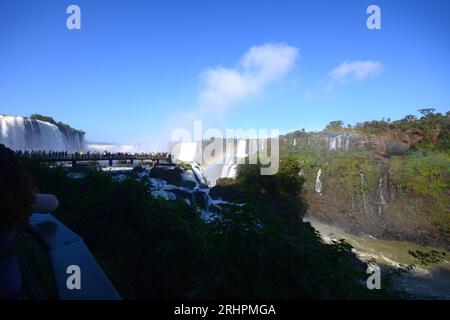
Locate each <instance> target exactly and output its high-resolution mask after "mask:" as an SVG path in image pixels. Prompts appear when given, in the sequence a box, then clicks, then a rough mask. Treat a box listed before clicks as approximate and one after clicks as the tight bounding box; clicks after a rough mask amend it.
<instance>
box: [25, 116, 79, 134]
mask: <svg viewBox="0 0 450 320" xmlns="http://www.w3.org/2000/svg"><path fill="white" fill-rule="evenodd" d="M30 119H34V120H40V121H44V122H48V123H51V124H54V125H55V126H58V127H59V128H60V129H61V130H63V131H64V130H65V131H69V130H74V131H77V132H79V133H81V134H85V132H84V131H82V130H78V129H74V128H72V127H71V126H69V125H68V124H67V123H64V122H61V121H59V122H56V121H55V119H53V118H52V117H48V116H43V115H41V114H39V113H34V114H32V115H31V116H30Z"/></svg>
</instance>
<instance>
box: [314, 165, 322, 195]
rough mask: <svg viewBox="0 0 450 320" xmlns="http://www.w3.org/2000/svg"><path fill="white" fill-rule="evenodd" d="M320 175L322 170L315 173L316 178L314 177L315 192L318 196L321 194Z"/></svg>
mask: <svg viewBox="0 0 450 320" xmlns="http://www.w3.org/2000/svg"><path fill="white" fill-rule="evenodd" d="M321 175H322V169H319V171H317V176H316V188H315V190H316V192H317V193H319V194H322V181H321V180H320V176H321Z"/></svg>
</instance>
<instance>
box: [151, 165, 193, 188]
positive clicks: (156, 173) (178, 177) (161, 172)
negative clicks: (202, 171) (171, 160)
mask: <svg viewBox="0 0 450 320" xmlns="http://www.w3.org/2000/svg"><path fill="white" fill-rule="evenodd" d="M183 172H184V170H183V169H181V168H179V167H155V168H152V170H150V172H149V177H151V178H156V179H161V180H165V181H167V182H168V183H170V184H172V185H174V186H177V187H184V188H187V189H191V190H193V189H194V188H195V187H196V183H195V182H194V181H191V180H186V179H184V178H183Z"/></svg>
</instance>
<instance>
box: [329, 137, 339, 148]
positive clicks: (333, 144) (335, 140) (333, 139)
mask: <svg viewBox="0 0 450 320" xmlns="http://www.w3.org/2000/svg"><path fill="white" fill-rule="evenodd" d="M341 147H342V135H338V136H336V137H331V138H330V148H329V149H330V151H336V150H337V149H341Z"/></svg>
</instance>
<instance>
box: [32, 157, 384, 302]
mask: <svg viewBox="0 0 450 320" xmlns="http://www.w3.org/2000/svg"><path fill="white" fill-rule="evenodd" d="M283 163H284V164H283V165H282V168H281V170H280V173H279V174H278V175H276V176H272V177H264V176H260V175H256V174H255V170H256V169H257V166H255V167H252V166H250V167H248V166H244V167H243V168H242V169H240V170H239V176H238V179H237V181H236V182H235V183H230V184H229V185H228V186H227V187H230V188H235V189H237V190H241V191H242V192H239V193H236V194H235V195H236V196H237V197H241V199H242V198H245V199H246V201H247V202H248V204H247V205H245V206H241V205H229V206H227V207H226V208H224V209H223V210H221V211H220V218H218V219H216V220H213V221H210V222H206V221H204V220H202V219H201V218H200V212H199V210H198V209H197V208H196V207H194V206H188V205H187V204H186V203H184V202H182V201H165V200H163V199H153V198H152V196H151V195H150V192H149V190H148V188H147V186H146V185H145V184H144V183H143V182H140V181H137V180H136V179H135V177H129V178H128V179H126V180H124V181H121V182H119V181H114V180H113V179H112V178H111V176H109V175H108V174H105V173H101V172H96V171H89V172H87V173H86V176H85V177H83V178H78V179H72V178H69V177H68V176H67V171H66V169H64V168H49V167H47V166H43V165H41V164H40V163H39V162H38V161H36V160H27V161H26V166H27V168H28V170H29V171H30V172H31V174H32V176H33V178H34V181H35V183H36V185H37V187H38V188H39V190H40V191H41V192H50V193H54V194H56V195H57V197H58V198H59V200H60V208H59V209H58V210H57V211H56V212H55V215H56V216H57V217H58V219H60V220H61V221H62V222H63V223H65V224H66V225H68V226H69V227H70V228H72V229H73V230H74V231H76V232H77V233H79V234H80V235H81V236H82V237H83V238H84V239H85V242H86V244H87V245H88V247H89V248H90V249H91V250H92V252H93V253H94V255H95V257H96V258H97V260H98V262H99V263H100V265H101V266H102V268H103V269H104V270H105V272H106V274H107V275H108V276H109V278H110V279H111V281H112V283H113V284H114V286H115V287H116V288H117V289H118V291H119V293H120V294H121V295H122V297H124V298H193V299H195V298H208V299H209V298H248V299H249V298H277V299H294V298H377V297H386V296H388V295H389V293H388V292H387V291H386V289H383V290H381V291H376V292H375V291H369V290H368V289H367V288H366V286H365V280H366V278H367V275H366V273H365V271H366V266H365V265H364V264H363V263H362V262H360V261H359V260H358V259H356V257H355V256H354V255H353V254H352V253H351V251H350V250H351V247H350V246H349V245H348V244H346V243H345V242H343V241H341V242H335V243H333V244H332V245H327V244H324V243H323V242H322V240H321V238H320V236H319V235H318V234H317V233H316V232H315V231H314V229H312V227H311V226H310V225H309V224H305V223H302V222H301V221H300V217H301V216H302V215H303V214H304V212H305V205H304V203H303V200H302V197H301V194H302V190H301V186H302V185H303V179H302V178H301V177H299V176H298V174H297V173H298V171H297V169H298V165H299V164H298V163H297V162H295V161H292V160H286V161H283ZM294 202H295V203H294ZM291 204H292V207H291Z"/></svg>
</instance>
